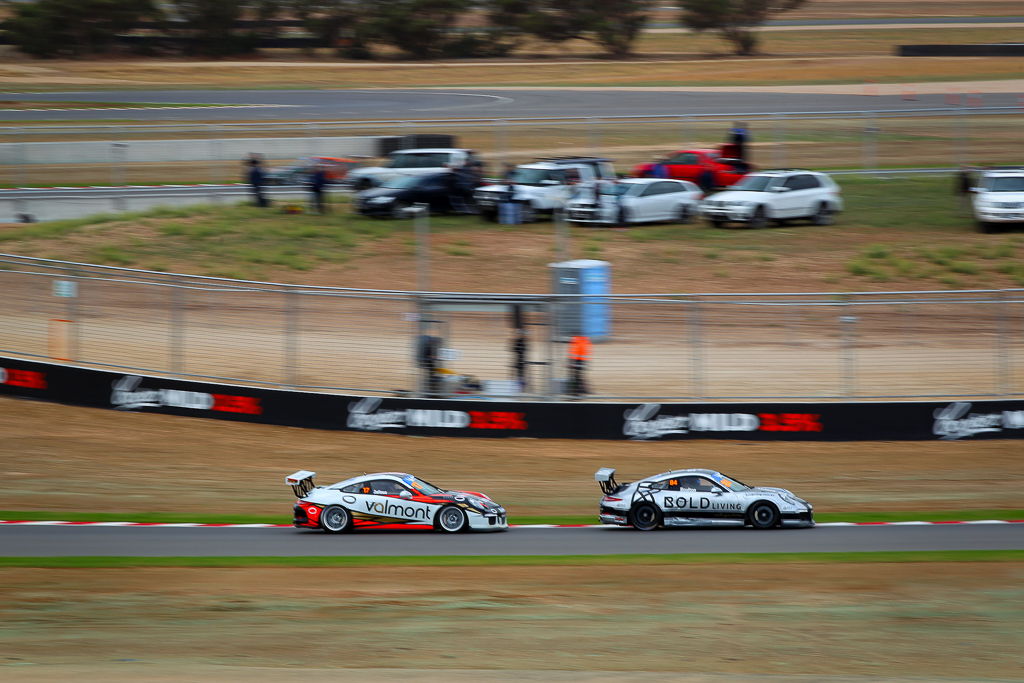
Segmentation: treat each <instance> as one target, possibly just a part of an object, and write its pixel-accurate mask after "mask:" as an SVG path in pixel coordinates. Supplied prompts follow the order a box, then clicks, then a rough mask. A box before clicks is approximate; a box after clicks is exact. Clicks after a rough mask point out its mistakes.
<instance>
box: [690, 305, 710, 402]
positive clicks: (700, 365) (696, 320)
mask: <svg viewBox="0 0 1024 683" xmlns="http://www.w3.org/2000/svg"><path fill="white" fill-rule="evenodd" d="M689 307H690V315H689V318H688V325H687V328H688V330H689V337H690V363H691V369H692V372H693V397H694V398H696V399H703V398H706V397H705V396H704V346H703V340H702V334H701V333H702V332H703V330H702V329H701V326H702V321H701V307H700V301H698V300H697V299H693V300H691V301H690V302H689Z"/></svg>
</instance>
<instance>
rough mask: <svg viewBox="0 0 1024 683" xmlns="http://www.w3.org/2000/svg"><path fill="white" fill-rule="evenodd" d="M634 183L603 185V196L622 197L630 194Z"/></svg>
mask: <svg viewBox="0 0 1024 683" xmlns="http://www.w3.org/2000/svg"><path fill="white" fill-rule="evenodd" d="M630 187H632V183H604V184H602V185H601V194H607V195H620V194H626V193H627V192H629V188H630Z"/></svg>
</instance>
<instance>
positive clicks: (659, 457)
mask: <svg viewBox="0 0 1024 683" xmlns="http://www.w3.org/2000/svg"><path fill="white" fill-rule="evenodd" d="M53 425H60V428H59V429H54V428H53V427H52V426H53ZM0 432H2V433H3V434H4V435H5V436H4V439H5V446H6V447H5V449H4V453H3V454H0V477H2V478H3V481H4V482H5V484H4V493H3V496H2V498H0V509H13V510H58V511H59V510H65V511H94V512H121V513H124V514H125V515H126V516H129V517H130V515H131V513H132V512H134V511H137V512H149V511H155V512H178V513H193V514H208V513H209V512H210V511H211V510H217V509H223V503H224V501H231V506H230V512H231V513H234V514H260V515H273V514H276V513H279V514H280V515H281V517H282V519H287V517H288V515H289V513H290V512H291V509H290V504H291V501H292V495H291V493H290V492H289V491H288V489H287V487H285V486H284V485H283V484H282V483H281V480H282V479H281V478H282V477H283V476H284V475H285V474H288V473H289V472H294V471H295V470H296V469H299V468H303V469H310V470H313V471H316V472H319V473H321V474H320V479H321V481H322V482H323V483H329V482H333V481H339V480H341V479H343V478H345V477H347V476H352V475H353V474H356V473H359V472H366V471H369V472H374V471H395V470H397V471H411V472H416V473H418V474H419V475H420V476H423V477H425V478H426V479H428V480H430V481H436V482H437V483H438V484H439V485H443V486H451V487H454V488H466V489H468V490H482V491H485V492H486V493H488V494H489V495H492V496H493V497H494V498H495V499H496V500H499V501H501V502H502V503H503V504H504V505H506V506H507V507H508V509H509V512H510V513H511V514H512V515H537V514H540V515H588V514H592V513H593V511H594V506H595V505H596V502H597V497H598V495H599V492H598V490H597V486H596V485H595V484H594V482H593V473H594V472H595V471H596V470H597V469H598V468H599V467H602V466H606V465H611V466H615V467H618V469H619V471H620V473H621V476H622V478H623V480H624V481H628V480H630V479H635V478H636V477H637V476H643V475H649V474H653V473H655V472H663V471H666V470H669V469H674V468H678V467H711V468H717V469H720V470H723V471H725V472H729V473H732V474H733V475H734V476H737V477H739V478H740V479H743V480H745V481H749V482H752V483H759V484H766V485H767V484H776V485H780V486H784V487H786V488H789V489H791V490H793V491H794V492H796V493H797V494H798V495H805V496H807V497H808V498H809V499H810V500H812V501H813V502H814V504H815V509H816V510H818V511H819V512H837V511H839V512H867V511H877V510H958V509H960V510H962V509H972V508H973V509H985V508H989V507H992V506H993V505H998V507H1001V508H1008V509H1009V508H1024V492H1021V491H1020V490H1019V489H1018V488H1013V487H1009V488H1007V487H1005V486H1004V485H1003V484H1004V483H1005V482H1006V481H1013V480H1016V479H1019V478H1020V476H1019V475H1020V472H1021V466H1020V458H1019V457H1018V455H1019V451H1020V445H1019V442H1017V441H1013V440H1004V441H998V440H997V441H976V442H890V443H882V442H876V443H829V444H817V443H757V442H730V441H701V440H697V441H686V442H681V441H677V442H665V443H643V442H613V441H571V440H523V439H494V440H491V439H464V438H463V439H460V438H430V439H423V438H411V437H404V436H395V435H387V434H362V433H349V432H331V431H319V430H304V429H295V428H289V427H275V426H269V425H247V424H242V423H226V422H221V421H217V420H202V419H186V418H182V417H177V416H168V415H154V414H141V413H123V412H115V411H106V410H100V409H93V408H75V407H69V406H61V405H56V404H48V403H36V402H31V401H22V400H17V399H11V398H0ZM211 467H213V468H214V469H215V470H216V472H217V473H218V474H217V476H212V477H211V476H210V471H211ZM994 488H999V489H1000V490H1001V494H1000V496H999V500H998V501H997V502H996V501H993V499H992V497H991V492H992V490H993V489H994Z"/></svg>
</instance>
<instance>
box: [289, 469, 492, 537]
mask: <svg viewBox="0 0 1024 683" xmlns="http://www.w3.org/2000/svg"><path fill="white" fill-rule="evenodd" d="M315 476H316V472H309V471H307V470H299V471H298V472H295V473H294V474H290V475H288V476H287V477H285V479H284V483H286V484H288V485H289V486H291V487H292V492H293V493H295V496H296V497H297V498H298V500H297V501H295V508H294V518H293V520H292V523H293V524H294V526H296V527H299V528H301V529H322V530H324V531H326V532H328V533H334V534H338V533H344V532H347V531H352V530H353V529H363V528H368V529H402V528H406V529H409V528H416V527H420V528H422V527H433V528H434V529H435V530H437V531H442V532H445V533H450V534H453V533H458V532H460V531H505V530H506V529H508V519H507V518H506V516H505V508H503V507H502V506H500V505H498V504H497V503H495V502H494V501H493V500H491V499H490V498H489V497H487V496H486V495H484V494H483V493H478V492H476V491H447V490H445V489H442V488H438V487H437V486H434V485H433V484H431V483H429V482H427V481H424V480H423V479H420V478H419V477H414V476H413V475H411V474H406V473H404V472H378V473H376V474H361V475H359V476H358V477H352V478H351V479H346V480H344V481H339V482H338V483H337V484H331V485H330V486H316V485H315V484H314V483H313V478H314V477H315Z"/></svg>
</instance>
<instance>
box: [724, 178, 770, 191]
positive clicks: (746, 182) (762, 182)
mask: <svg viewBox="0 0 1024 683" xmlns="http://www.w3.org/2000/svg"><path fill="white" fill-rule="evenodd" d="M775 180H776V177H775V176H771V175H748V176H746V177H744V178H743V179H742V180H740V181H739V182H738V183H736V184H735V185H733V188H735V189H737V190H747V191H748V192H765V191H766V190H767V189H768V187H769V186H770V185H772V184H774V182H775Z"/></svg>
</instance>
